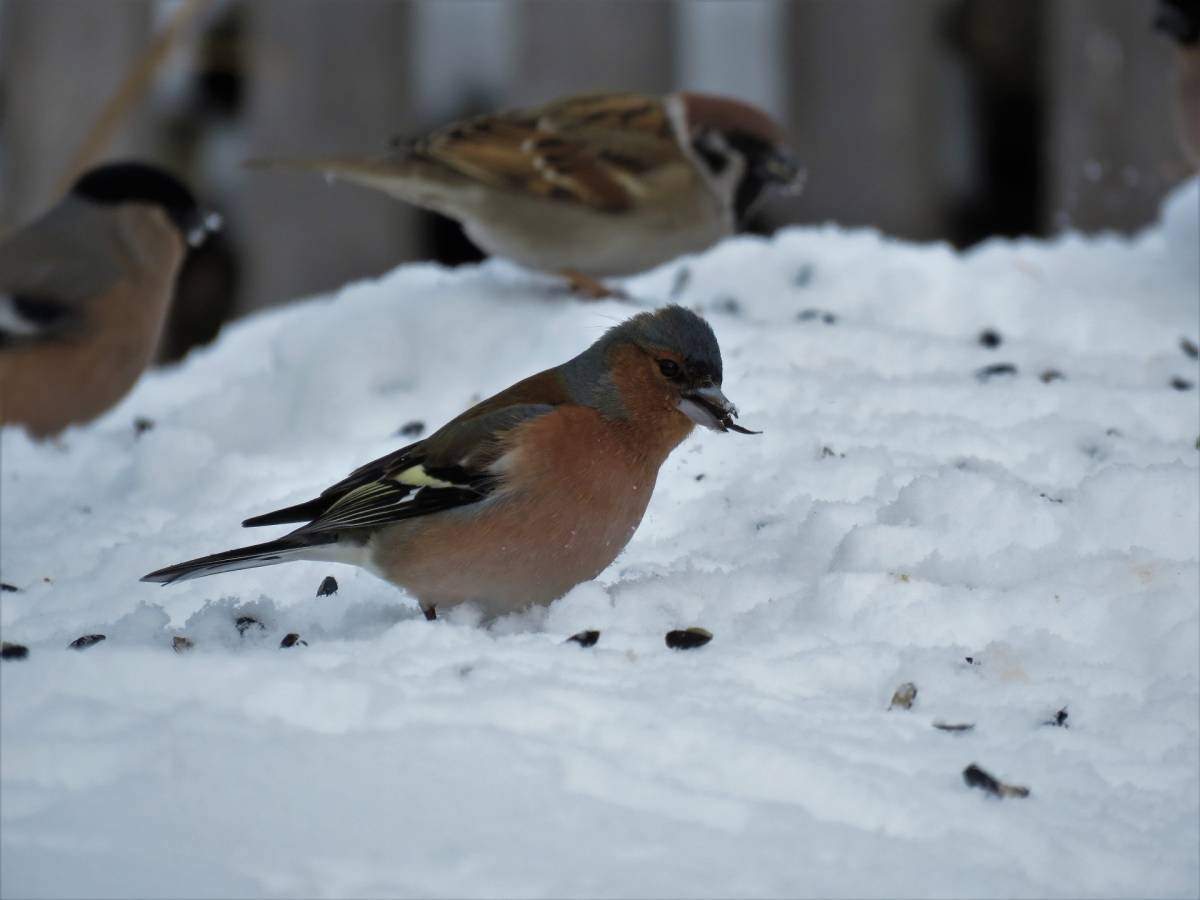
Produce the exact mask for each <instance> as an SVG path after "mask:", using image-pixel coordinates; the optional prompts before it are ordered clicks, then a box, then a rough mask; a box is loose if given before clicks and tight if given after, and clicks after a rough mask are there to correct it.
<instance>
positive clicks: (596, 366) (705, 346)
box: [563, 305, 745, 431]
mask: <svg viewBox="0 0 1200 900" xmlns="http://www.w3.org/2000/svg"><path fill="white" fill-rule="evenodd" d="M629 349H632V350H634V351H636V352H635V353H625V354H623V355H622V356H621V358H622V360H623V362H622V365H626V366H632V367H634V369H635V370H636V371H634V372H630V373H626V375H627V377H631V378H636V379H638V380H639V383H641V384H642V385H644V386H645V389H647V390H649V391H651V392H653V393H659V394H661V395H662V396H664V397H667V398H669V399H670V401H671V404H672V405H673V406H674V407H675V408H676V409H677V410H678V411H679V412H681V413H682V414H683V415H685V416H687V417H688V418H689V419H691V420H692V421H694V422H696V423H698V424H700V425H703V426H705V427H706V428H712V429H715V430H717V431H726V430H730V429H732V430H734V431H745V429H742V428H740V427H739V426H737V425H734V424H733V421H732V419H733V417H734V416H736V415H737V408H736V407H735V406H734V405H733V404H732V403H730V402H729V400H728V398H726V396H725V395H724V394H723V393H721V382H722V381H723V379H724V374H725V373H724V367H723V366H722V363H721V348H720V346H719V345H718V344H717V336H716V335H715V334H713V330H712V328H711V327H710V326H709V324H708V323H707V322H705V321H704V320H703V319H702V318H700V317H699V316H698V315H696V314H695V313H694V312H692V311H691V310H687V309H684V308H683V307H682V306H675V305H671V306H665V307H663V308H662V309H658V310H655V311H653V312H644V313H639V314H638V315H636V316H634V317H633V318H632V319H627V320H626V321H624V322H622V323H621V324H620V325H617V326H616V327H614V328H610V329H609V330H608V331H607V332H605V334H604V336H603V337H601V338H600V340H598V341H596V343H594V344H593V345H592V346H591V347H589V348H588V349H587V350H585V351H584V352H583V353H581V354H580V355H579V356H577V357H576V358H575V359H573V360H571V361H570V362H569V363H567V364H566V365H565V366H564V367H563V376H564V379H565V380H566V383H567V388H568V390H569V391H570V392H571V395H572V396H573V397H574V398H575V399H576V401H577V402H579V403H583V404H586V405H588V406H592V407H594V408H596V409H599V410H600V411H601V412H603V413H604V414H606V415H608V416H610V417H613V418H627V417H628V415H629V411H628V408H627V407H628V404H627V403H626V402H625V401H624V400H623V399H622V396H621V391H620V390H619V389H618V385H617V380H616V378H617V376H616V375H615V373H614V371H613V365H614V361H615V359H616V358H617V356H618V351H620V350H629Z"/></svg>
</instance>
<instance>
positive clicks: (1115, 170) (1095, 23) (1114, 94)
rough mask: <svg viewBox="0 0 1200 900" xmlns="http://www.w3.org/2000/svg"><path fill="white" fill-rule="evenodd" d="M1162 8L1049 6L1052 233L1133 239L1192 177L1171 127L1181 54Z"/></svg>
mask: <svg viewBox="0 0 1200 900" xmlns="http://www.w3.org/2000/svg"><path fill="white" fill-rule="evenodd" d="M1154 10H1155V0H1055V2H1054V3H1050V4H1047V5H1046V7H1045V12H1046V15H1047V16H1048V18H1049V21H1048V27H1047V42H1046V53H1047V55H1046V69H1045V71H1046V96H1047V113H1048V115H1047V139H1046V146H1045V159H1044V167H1045V172H1046V187H1047V191H1046V206H1045V210H1044V219H1045V224H1046V226H1047V227H1049V228H1051V229H1052V230H1058V229H1060V228H1064V227H1072V228H1077V229H1080V230H1083V231H1094V230H1097V229H1113V228H1115V229H1119V230H1122V231H1129V230H1133V229H1135V228H1138V227H1140V226H1142V225H1145V224H1147V223H1148V222H1151V221H1153V220H1154V218H1155V216H1156V214H1157V211H1158V208H1159V204H1160V203H1161V202H1162V197H1163V196H1164V194H1165V193H1166V192H1167V191H1168V190H1169V189H1170V187H1171V186H1172V185H1174V184H1176V183H1177V182H1178V181H1180V180H1181V179H1182V178H1184V177H1185V176H1186V175H1187V174H1188V169H1187V166H1186V165H1185V164H1184V159H1183V154H1182V152H1181V150H1180V149H1179V146H1178V143H1177V141H1176V135H1175V128H1174V122H1173V120H1172V109H1171V107H1172V102H1173V91H1174V88H1175V73H1174V71H1173V66H1174V58H1175V47H1174V45H1173V43H1172V42H1171V41H1170V40H1169V39H1168V38H1167V37H1165V36H1164V35H1161V34H1158V33H1156V32H1154V31H1152V30H1151V23H1152V22H1153V19H1154Z"/></svg>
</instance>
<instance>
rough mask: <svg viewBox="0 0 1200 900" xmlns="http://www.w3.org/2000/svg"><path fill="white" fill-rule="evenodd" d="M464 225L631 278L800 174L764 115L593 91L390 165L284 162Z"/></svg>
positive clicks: (503, 250)
mask: <svg viewBox="0 0 1200 900" xmlns="http://www.w3.org/2000/svg"><path fill="white" fill-rule="evenodd" d="M252 165H267V166H283V167H291V168H296V167H298V168H303V169H309V170H316V171H320V172H324V173H326V174H327V175H328V176H330V177H331V178H343V179H345V180H347V181H351V182H355V183H357V184H362V185H366V186H368V187H373V188H377V189H379V190H382V191H386V192H387V193H389V194H391V195H392V196H394V197H399V198H400V199H401V200H405V201H407V202H409V203H413V204H415V205H417V206H421V207H425V208H426V209H431V210H434V211H436V212H439V213H441V214H443V215H446V216H449V217H450V218H452V219H457V220H458V221H459V222H461V223H462V225H463V227H464V229H465V230H466V232H467V234H468V235H469V236H470V238H471V239H472V240H473V241H475V243H476V244H478V245H479V246H480V247H481V248H482V249H483V250H485V251H486V252H488V253H490V254H493V255H495V256H502V257H505V258H507V259H511V260H513V261H514V262H517V263H520V264H521V265H523V266H527V267H528V268H531V269H538V270H541V271H546V272H558V273H563V274H565V275H567V276H568V277H571V278H572V280H573V281H575V283H576V286H577V287H600V286H599V285H598V284H597V283H596V282H595V281H594V280H593V279H595V278H602V277H606V276H619V275H631V274H633V273H635V272H641V271H644V270H645V269H649V268H651V267H653V266H656V265H658V264H660V263H663V262H666V261H667V260H670V259H673V258H675V257H677V256H679V255H681V254H684V253H695V252H697V251H701V250H704V249H706V248H708V247H710V246H712V245H713V244H715V243H716V242H717V241H719V240H721V239H722V238H724V237H726V236H728V235H730V234H732V233H733V231H734V229H735V228H736V225H737V223H738V221H739V220H740V219H742V218H743V217H744V216H745V215H746V214H747V212H748V211H749V210H750V209H751V208H752V207H753V206H754V205H755V203H756V202H757V201H758V200H759V199H760V198H762V197H763V195H764V193H765V191H766V189H767V188H768V187H783V188H787V189H790V190H793V191H794V190H797V189H798V188H799V186H800V183H801V180H802V179H801V170H800V167H799V165H798V163H797V161H796V158H795V156H794V155H793V154H792V152H791V150H790V149H789V148H788V147H787V146H786V144H785V143H784V137H783V132H782V131H781V129H780V128H779V126H778V125H777V124H776V123H775V122H773V121H772V120H771V119H770V118H769V117H768V116H767V115H766V114H765V113H763V112H762V111H761V110H759V109H756V108H755V107H753V106H751V105H749V104H747V103H743V102H741V101H739V100H733V99H730V98H726V97H715V96H711V95H708V94H692V93H674V94H667V95H666V96H663V97H654V96H646V95H642V94H589V95H583V96H577V97H568V98H565V99H562V100H556V101H554V102H552V103H548V104H546V105H545V106H540V107H537V108H535V109H523V110H511V111H507V112H499V113H495V114H491V115H484V116H478V117H475V118H471V119H466V120H463V121H461V122H456V123H454V124H451V125H447V126H446V127H444V128H441V129H438V130H437V131H434V132H432V133H430V134H428V135H426V136H424V137H420V138H416V139H414V140H407V141H397V142H396V145H395V149H394V150H393V152H392V153H390V154H389V155H387V156H384V157H382V158H378V159H349V158H331V159H316V160H279V161H266V162H265V163H252Z"/></svg>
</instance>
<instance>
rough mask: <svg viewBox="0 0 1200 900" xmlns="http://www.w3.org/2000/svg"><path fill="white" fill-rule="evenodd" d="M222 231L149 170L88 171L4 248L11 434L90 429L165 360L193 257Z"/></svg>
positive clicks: (3, 420) (1, 386)
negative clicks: (169, 318)
mask: <svg viewBox="0 0 1200 900" xmlns="http://www.w3.org/2000/svg"><path fill="white" fill-rule="evenodd" d="M218 224H219V222H218V221H217V220H216V219H214V218H213V217H211V216H206V215H205V214H204V213H202V212H201V210H200V209H199V207H198V206H197V204H196V201H195V198H194V197H193V196H192V193H191V191H190V190H188V189H187V188H186V187H185V186H184V185H183V184H182V183H180V182H179V180H178V179H176V178H175V177H174V176H172V175H170V174H169V173H167V172H166V171H164V170H162V169H160V168H157V167H155V166H151V165H146V164H143V163H138V162H122V163H111V164H107V165H102V166H99V167H97V168H94V169H92V170H90V171H88V172H86V173H85V174H84V175H83V176H82V177H80V178H79V179H78V180H77V181H76V182H75V184H74V186H73V187H72V188H71V190H70V192H69V193H68V194H67V196H66V197H65V198H64V199H63V200H61V201H60V202H59V203H58V204H57V205H55V206H54V207H53V208H52V209H50V210H49V211H48V212H47V213H45V214H44V215H43V216H41V217H40V218H38V219H36V220H35V221H33V222H32V223H30V224H29V225H27V226H25V227H24V228H21V229H19V230H17V231H15V232H13V233H12V234H10V235H8V236H7V237H6V238H5V239H4V241H3V242H2V243H0V424H4V425H9V424H15V425H23V426H24V427H25V428H26V429H27V430H28V431H29V433H30V434H32V435H33V436H34V437H37V438H45V437H49V436H52V435H55V434H57V433H58V432H60V431H62V430H63V429H64V428H66V427H67V426H68V425H72V424H77V423H82V422H87V421H90V420H91V419H94V418H96V417H97V416H99V415H100V414H101V413H103V412H105V411H106V410H108V409H109V408H110V407H112V406H113V405H114V404H116V403H117V402H118V401H119V400H120V399H121V398H122V397H124V396H125V394H126V393H128V391H129V390H130V388H132V387H133V385H134V384H135V383H136V382H137V380H138V378H139V377H140V376H141V374H142V371H143V370H144V369H145V368H146V366H147V365H148V364H149V363H150V361H151V360H152V359H153V357H154V352H155V348H156V347H157V345H158V340H159V336H160V334H161V332H162V327H163V322H164V320H165V317H166V314H167V310H168V308H169V306H170V302H171V296H172V293H173V291H174V286H175V276H176V274H177V273H178V272H179V268H180V265H181V264H182V262H183V260H184V258H185V256H186V254H187V251H188V248H189V247H191V246H197V245H199V244H200V243H201V242H203V240H204V238H205V236H206V234H207V233H208V231H209V230H211V229H214V228H215V227H217V225H218Z"/></svg>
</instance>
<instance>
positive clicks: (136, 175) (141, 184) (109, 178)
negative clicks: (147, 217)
mask: <svg viewBox="0 0 1200 900" xmlns="http://www.w3.org/2000/svg"><path fill="white" fill-rule="evenodd" d="M71 195H72V196H74V197H78V198H79V199H81V200H86V201H88V202H89V203H97V204H100V205H101V206H118V205H121V204H125V203H141V204H146V205H149V206H155V207H158V208H159V209H161V210H162V211H163V212H164V213H165V214H166V216H167V218H168V219H170V221H171V223H172V224H173V225H174V226H175V227H176V228H177V229H179V233H180V234H181V235H183V239H184V241H186V242H187V244H188V245H189V246H192V247H198V246H199V245H200V244H202V243H204V239H205V237H206V236H207V235H208V233H209V232H211V231H216V230H217V229H218V228H220V226H221V217H220V216H219V215H217V214H216V213H205V212H202V211H201V210H200V208H199V207H198V206H197V205H196V198H195V197H194V196H192V192H191V191H189V190H188V189H187V187H186V186H184V184H183V182H181V181H180V180H179V179H178V178H176V177H175V176H174V175H172V174H171V173H169V172H167V171H166V170H164V169H160V168H159V167H158V166H152V165H147V164H146V163H139V162H120V163H107V164H105V165H102V166H97V167H96V168H94V169H89V170H88V171H87V172H85V173H83V175H81V176H80V177H79V179H78V180H77V181H76V182H75V184H74V185H72V186H71Z"/></svg>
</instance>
